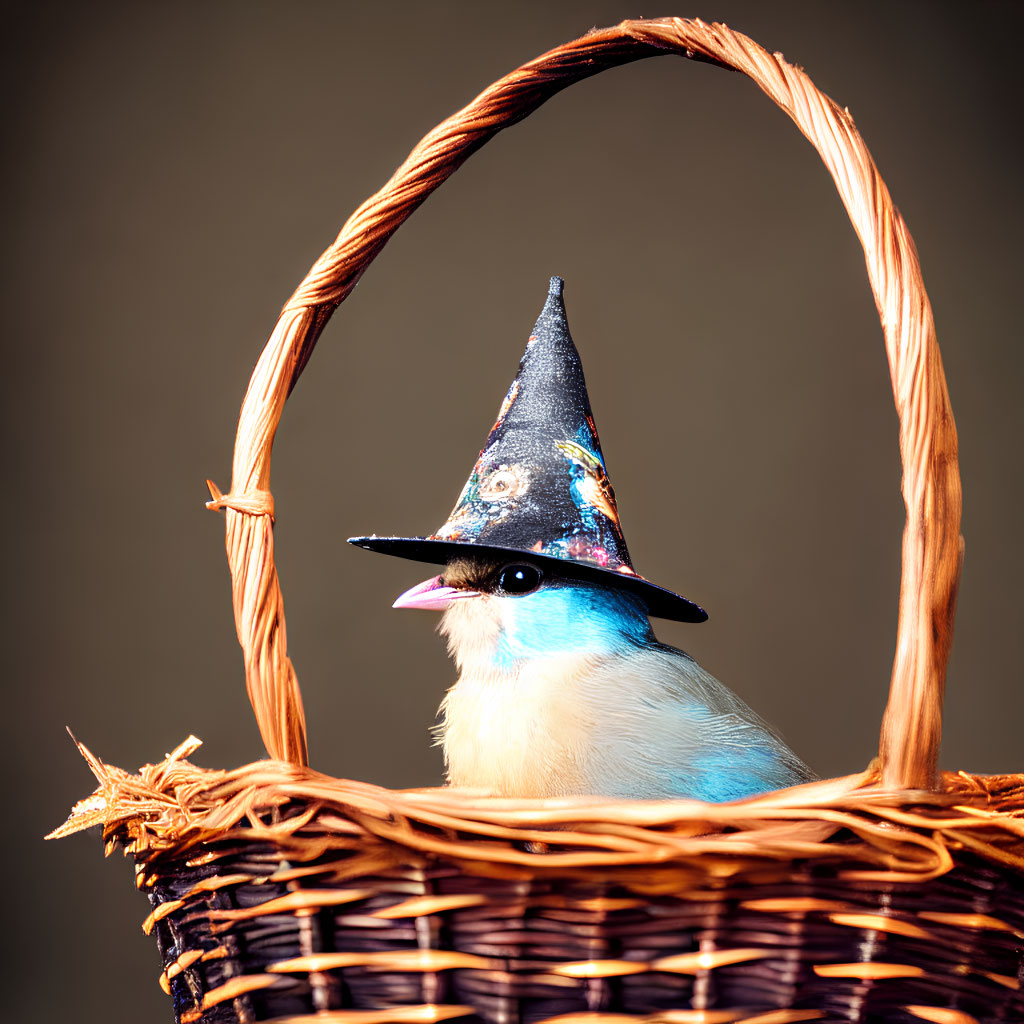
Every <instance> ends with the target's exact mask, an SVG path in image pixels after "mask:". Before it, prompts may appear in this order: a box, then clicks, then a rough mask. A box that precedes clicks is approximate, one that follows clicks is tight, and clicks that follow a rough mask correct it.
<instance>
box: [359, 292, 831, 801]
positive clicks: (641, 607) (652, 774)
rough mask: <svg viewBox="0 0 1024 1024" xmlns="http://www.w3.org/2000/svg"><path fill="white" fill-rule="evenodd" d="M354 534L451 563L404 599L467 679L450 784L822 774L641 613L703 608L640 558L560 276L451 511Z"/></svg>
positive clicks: (716, 781) (733, 780)
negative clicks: (412, 531) (398, 527)
mask: <svg viewBox="0 0 1024 1024" xmlns="http://www.w3.org/2000/svg"><path fill="white" fill-rule="evenodd" d="M351 542H352V543H353V544H358V545H359V546H361V547H364V548H368V549H370V550H371V551H382V552H385V553H387V554H393V555H399V556H401V557H403V558H413V559H417V560H419V561H424V562H433V563H434V564H437V565H444V566H445V569H444V572H443V575H441V576H435V577H434V578H433V579H430V580H427V581H426V582H425V583H421V584H420V585H419V586H416V587H413V588H412V589H411V590H409V591H407V592H406V593H404V594H403V595H402V596H401V597H400V598H399V599H398V601H396V602H395V607H397V608H429V609H443V610H444V617H443V619H442V621H441V632H442V633H443V634H444V635H445V636H446V637H447V638H448V646H449V649H450V651H451V653H452V655H453V656H454V658H455V661H456V664H457V665H458V669H459V680H458V682H457V683H456V684H455V686H454V687H452V689H451V690H449V692H448V695H447V696H446V697H445V699H444V703H443V704H442V705H441V712H442V715H443V720H442V724H441V725H440V727H439V729H438V735H439V742H440V743H441V746H442V747H443V748H444V755H445V761H446V763H447V766H448V779H449V781H450V782H451V783H453V784H454V785H458V786H473V787H478V788H482V789H485V790H488V791H490V792H492V793H496V794H500V795H502V796H515V797H548V796H565V795H570V794H600V795H605V796H618V797H630V798H647V797H652V798H655V797H684V796H685V797H694V798H697V799H701V800H713V801H720V800H735V799H739V798H741V797H745V796H749V795H751V794H753V793H760V792H764V791H766V790H770V789H778V788H780V787H784V786H791V785H795V784H797V783H800V782H806V781H807V780H809V779H810V778H812V775H811V772H810V771H809V770H808V768H807V767H806V765H804V764H803V762H802V761H801V760H800V759H799V758H798V757H797V756H796V755H795V754H794V753H793V752H792V751H791V750H790V749H789V748H788V747H787V746H786V745H785V744H784V743H783V742H782V740H781V739H780V738H779V737H778V736H777V735H776V734H775V733H774V732H773V731H772V730H771V728H770V727H769V726H767V725H766V724H765V723H764V722H763V721H761V719H760V718H758V717H757V715H756V714H755V713H754V712H753V711H751V710H750V708H749V707H747V705H746V704H744V703H743V701H741V700H740V699H739V698H738V697H737V696H736V695H735V694H734V693H732V692H731V691H730V690H729V689H727V688H726V687H725V686H723V685H722V684H721V683H720V682H718V680H717V679H715V678H714V677H713V676H711V675H709V674H708V673H707V672H705V671H704V670H703V669H702V668H701V667H700V666H699V665H698V664H697V663H696V662H695V661H694V660H693V659H692V658H691V657H690V656H689V655H687V654H685V653H684V652H683V651H679V650H676V649H675V648H674V647H669V646H667V645H665V644H662V643H659V642H658V640H657V639H656V638H655V636H654V633H653V632H652V630H651V625H650V622H649V621H648V616H660V617H663V618H669V619H678V620H680V621H683V622H703V621H704V620H705V619H706V618H707V613H706V612H705V611H704V610H703V609H702V608H700V607H698V606H697V605H696V604H694V603H693V602H692V601H689V600H687V599H686V598H685V597H682V596H681V595H679V594H676V593H673V592H672V591H670V590H666V589H664V588H663V587H659V586H657V585H655V584H654V583H651V582H650V581H649V580H647V579H645V578H644V577H643V576H641V575H640V574H639V573H638V572H637V571H636V570H635V569H634V568H633V564H632V561H631V559H630V557H629V550H628V549H627V547H626V538H625V536H624V534H623V532H622V524H621V523H620V521H619V513H618V508H617V505H616V501H615V491H614V490H613V489H612V485H611V481H610V480H609V478H608V474H607V471H606V468H605V462H604V456H603V455H602V453H601V443H600V441H599V440H598V436H597V427H596V425H595V423H594V416H593V413H592V411H591V408H590V398H589V396H588V394H587V386H586V381H585V380H584V377H583V367H582V364H581V362H580V357H579V353H578V352H577V351H576V346H575V345H574V343H573V340H572V337H571V335H570V333H569V325H568V321H567V320H566V315H565V307H564V305H563V302H562V281H561V279H560V278H557V277H553V278H552V279H551V284H550V287H549V290H548V296H547V300H546V302H545V304H544V308H543V310H542V311H541V315H540V318H539V319H538V320H537V324H536V326H535V327H534V329H533V332H532V333H531V334H530V338H529V341H528V342H527V345H526V351H525V353H524V354H523V358H522V359H521V360H520V363H519V372H518V373H517V374H516V378H515V380H514V381H513V382H512V386H511V387H510V388H509V391H508V394H507V395H506V396H505V400H504V401H503V402H502V403H501V408H500V409H499V411H498V418H497V420H496V421H495V423H494V426H493V427H492V428H491V431H490V433H489V434H488V436H487V440H486V441H485V443H484V446H483V448H482V449H481V451H480V455H479V457H478V458H477V461H476V464H475V465H474V467H473V471H472V472H471V473H470V476H469V479H468V480H467V482H466V485H465V486H464V487H463V489H462V493H461V494H460V495H459V499H458V501H457V502H456V503H455V508H454V509H453V510H452V512H451V514H450V515H449V516H448V519H447V520H446V522H445V523H444V524H443V525H442V526H441V527H440V528H439V529H438V530H437V532H436V533H433V534H431V535H429V536H427V537H377V536H376V535H374V536H372V537H356V538H352V541H351Z"/></svg>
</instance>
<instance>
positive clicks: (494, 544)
mask: <svg viewBox="0 0 1024 1024" xmlns="http://www.w3.org/2000/svg"><path fill="white" fill-rule="evenodd" d="M349 543H350V544H356V545H358V546H359V547H363V548H368V549H369V550H371V551H383V552H384V553H386V554H389V555H398V556H400V557H402V558H412V559H415V560H416V561H419V562H431V563H433V564H444V563H446V562H447V561H448V559H449V558H451V557H452V556H453V555H458V554H463V553H465V549H466V548H467V547H470V548H474V549H476V550H478V551H480V552H481V553H485V554H495V555H497V556H498V557H499V558H500V557H505V556H507V555H511V556H513V557H514V556H516V555H519V556H522V555H526V556H528V558H529V559H530V561H533V562H536V563H538V564H540V565H547V566H548V567H549V568H550V569H551V570H552V571H553V572H557V573H558V574H559V575H561V576H564V577H571V578H576V579H583V580H592V581H594V582H598V583H603V584H605V585H606V586H608V585H610V586H616V587H621V588H622V589H625V590H628V591H630V592H632V593H634V594H636V595H638V596H639V597H641V598H642V599H643V600H644V602H645V603H646V605H647V610H648V613H649V614H650V615H654V616H658V617H660V618H665V619H678V620H680V621H682V622H703V621H704V620H705V619H706V618H707V613H706V612H705V611H704V610H703V609H702V608H699V607H698V606H697V605H695V604H693V602H691V601H687V600H686V598H685V597H680V596H679V595H678V594H674V593H672V591H670V590H665V589H664V588H662V587H659V586H656V585H655V584H653V583H650V582H648V581H647V580H645V579H644V578H643V577H642V576H640V575H638V574H637V573H636V571H635V570H634V569H633V566H632V563H631V562H630V558H629V551H628V550H627V548H626V539H625V537H624V536H623V534H622V527H621V525H620V523H619V514H618V511H617V509H616V507H615V492H614V491H613V490H612V485H611V482H610V481H609V479H608V474H607V472H606V470H605V464H604V456H603V455H602V454H601V443H600V441H598V439H597V427H596V426H595V425H594V417H593V414H592V413H591V411H590V399H589V398H588V396H587V385H586V381H585V380H584V379H583V366H582V364H581V363H580V357H579V353H578V352H577V351H576V346H575V345H574V344H573V341H572V337H571V335H570V334H569V324H568V322H567V320H566V317H565V306H564V305H563V303H562V279H561V278H560V277H553V278H551V284H550V287H549V289H548V297H547V301H546V302H545V303H544V308H543V310H541V314H540V317H539V318H538V320H537V325H536V326H535V327H534V329H533V333H532V334H531V335H530V339H529V341H528V342H527V343H526V352H525V353H524V354H523V358H522V359H521V360H520V362H519V372H518V373H517V374H516V379H515V380H514V381H513V382H512V387H510V388H509V391H508V394H507V395H506V396H505V400H504V401H503V402H502V403H501V409H500V411H499V412H498V419H497V422H496V423H495V424H494V426H493V427H492V428H491V432H490V434H489V435H488V437H487V441H486V442H485V444H484V447H483V450H482V451H481V452H480V457H479V458H478V459H477V462H476V465H475V466H474V467H473V472H472V473H471V474H470V477H469V480H468V481H467V482H466V486H465V487H464V488H463V489H462V494H460V495H459V500H458V501H457V502H456V503H455V508H454V509H453V510H452V513H451V515H450V516H449V517H448V520H447V522H445V524H444V525H443V526H442V527H441V528H440V529H439V530H438V531H437V532H436V533H433V534H431V535H430V536H429V537H377V536H373V537H352V538H350V540H349Z"/></svg>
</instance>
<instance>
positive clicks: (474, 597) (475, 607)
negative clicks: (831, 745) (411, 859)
mask: <svg viewBox="0 0 1024 1024" xmlns="http://www.w3.org/2000/svg"><path fill="white" fill-rule="evenodd" d="M394 607H395V608H419V609H433V610H443V613H444V614H443V616H442V619H441V624H440V632H441V633H442V634H443V635H444V636H445V638H446V639H447V642H448V649H449V652H450V654H451V656H452V657H453V659H454V661H455V663H456V666H457V668H458V672H459V676H458V681H457V682H456V683H455V685H454V686H452V687H451V689H449V690H448V692H447V694H446V696H445V698H444V700H443V702H442V704H441V709H440V714H441V722H440V724H439V725H438V726H437V729H436V732H437V739H438V742H439V744H440V746H441V747H442V749H443V752H444V759H445V765H446V770H447V778H448V783H449V784H450V785H453V786H459V787H472V788H475V789H482V790H485V791H487V792H488V793H491V794H493V795H495V796H505V797H541V798H544V797H565V796H578V795H598V796H606V797H619V798H626V799H634V800H638V799H666V798H679V797H688V798H691V799H696V800H704V801H708V802H722V801H728V800H738V799H742V798H745V797H748V796H751V795H753V794H756V793H763V792H767V791H769V790H775V789H781V788H785V787H787V786H793V785H798V784H800V783H803V782H807V781H810V780H811V779H812V778H813V777H814V776H813V773H812V772H811V771H810V769H809V768H808V767H807V766H806V765H805V764H804V763H803V762H802V761H801V760H800V758H799V757H798V756H797V755H796V754H795V753H793V751H792V750H790V749H789V747H788V746H786V744H785V743H784V742H783V740H782V739H781V738H780V737H779V735H778V734H777V733H776V732H775V731H774V730H773V729H772V728H771V727H770V726H769V725H767V723H765V722H764V721H763V720H762V719H761V718H760V717H758V715H757V714H756V713H755V712H754V711H753V710H751V708H750V707H749V706H748V705H747V704H745V703H744V702H743V701H742V700H741V699H740V698H739V697H738V696H736V694H735V693H733V692H732V691H731V690H730V689H729V688H728V687H726V686H725V685H723V684H722V683H720V682H719V681H718V680H717V679H716V678H715V677H714V676H712V675H711V674H710V673H709V672H707V671H705V670H704V669H703V668H702V667H701V666H700V665H699V664H698V663H697V662H696V661H695V660H694V659H693V658H691V657H690V656H689V655H688V654H686V653H685V652H684V651H681V650H678V649H677V648H675V647H671V646H669V645H668V644H664V643H661V642H660V641H658V639H657V638H656V637H655V635H654V632H653V630H652V628H651V624H650V620H649V619H648V616H647V609H646V608H645V607H644V603H643V601H642V600H641V599H640V598H639V597H638V596H636V595H635V594H630V593H628V592H625V591H623V590H621V589H619V588H616V587H613V586H607V585H602V584H600V583H595V582H592V581H583V580H579V579H574V578H572V577H571V576H566V575H563V574H560V573H558V572H557V570H556V571H552V570H551V569H550V568H549V567H548V566H547V565H543V566H542V565H540V564H538V563H536V562H531V561H528V560H526V559H522V558H517V559H515V560H512V561H508V560H507V559H503V558H494V557H492V556H488V555H484V554H474V553H467V554H466V555H459V556H455V557H453V558H451V559H450V560H449V561H448V563H447V565H446V566H445V569H444V572H443V573H442V574H441V575H439V576H435V577H433V578H431V579H429V580H426V581H425V582H424V583H421V584H418V585H417V586H415V587H413V588H411V589H410V590H407V591H406V592H405V593H404V594H402V595H401V596H400V597H399V598H398V600H396V601H395V603H394Z"/></svg>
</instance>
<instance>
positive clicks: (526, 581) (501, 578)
mask: <svg viewBox="0 0 1024 1024" xmlns="http://www.w3.org/2000/svg"><path fill="white" fill-rule="evenodd" d="M542 578H543V576H542V573H541V571H540V569H538V568H537V567H536V566H533V565H506V566H505V567H504V568H503V569H502V570H501V572H499V573H498V589H499V590H500V591H501V592H502V593H503V594H529V593H531V592H532V591H534V590H536V589H537V588H538V587H539V586H540V581H541V579H542Z"/></svg>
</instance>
